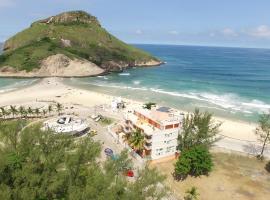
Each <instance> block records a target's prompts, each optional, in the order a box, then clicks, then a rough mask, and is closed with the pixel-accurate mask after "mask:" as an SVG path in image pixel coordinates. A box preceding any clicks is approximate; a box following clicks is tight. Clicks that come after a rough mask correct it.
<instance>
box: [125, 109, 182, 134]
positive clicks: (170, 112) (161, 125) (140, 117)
mask: <svg viewBox="0 0 270 200" xmlns="http://www.w3.org/2000/svg"><path fill="white" fill-rule="evenodd" d="M127 119H128V120H130V121H132V123H133V124H134V125H136V126H137V127H138V128H141V129H143V130H144V132H145V133H146V134H149V135H150V134H152V133H153V131H157V130H168V129H173V128H178V127H180V125H181V124H180V123H181V122H182V120H183V114H181V113H180V112H179V111H177V110H174V109H171V108H168V107H154V108H152V109H151V110H148V109H145V108H137V109H134V112H133V113H129V114H128V115H127Z"/></svg>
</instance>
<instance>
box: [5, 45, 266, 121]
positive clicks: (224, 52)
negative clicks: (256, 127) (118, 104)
mask: <svg viewBox="0 0 270 200" xmlns="http://www.w3.org/2000/svg"><path fill="white" fill-rule="evenodd" d="M136 46H137V47H139V48H141V49H144V50H146V51H148V52H150V53H152V54H153V55H155V56H156V57H158V58H159V59H161V60H162V61H164V62H165V64H164V65H161V66H157V67H147V68H139V67H137V68H132V69H128V70H126V71H124V72H123V73H112V74H109V75H106V76H99V77H89V78H70V79H65V82H66V83H67V84H70V85H74V86H77V87H81V88H84V89H88V90H92V91H97V92H102V93H106V94H111V95H115V96H122V97H125V98H132V99H135V100H140V101H143V102H150V101H151V102H156V103H159V104H160V105H166V106H171V107H175V108H179V109H182V110H186V111H193V110H194V109H195V108H199V109H201V110H207V111H209V112H212V113H213V114H215V115H217V116H220V117H226V118H230V119H237V120H244V121H248V122H255V121H257V120H258V115H259V114H260V113H263V112H267V111H268V110H270V49H245V48H223V47H199V46H174V45H136ZM33 81H35V80H29V79H25V80H24V79H23V80H21V79H3V78H2V79H0V92H1V91H5V90H11V89H12V88H17V87H21V86H24V85H29V84H32V83H33Z"/></svg>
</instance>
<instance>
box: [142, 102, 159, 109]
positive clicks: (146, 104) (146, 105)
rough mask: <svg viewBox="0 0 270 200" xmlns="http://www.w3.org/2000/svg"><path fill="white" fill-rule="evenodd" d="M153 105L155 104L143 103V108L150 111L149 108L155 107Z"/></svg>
mask: <svg viewBox="0 0 270 200" xmlns="http://www.w3.org/2000/svg"><path fill="white" fill-rule="evenodd" d="M155 105H156V103H153V102H148V103H145V104H144V105H143V108H146V109H148V110H151V108H152V107H153V106H155Z"/></svg>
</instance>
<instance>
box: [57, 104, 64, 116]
mask: <svg viewBox="0 0 270 200" xmlns="http://www.w3.org/2000/svg"><path fill="white" fill-rule="evenodd" d="M56 110H57V112H58V115H60V114H61V111H62V110H63V105H62V104H60V103H57V104H56Z"/></svg>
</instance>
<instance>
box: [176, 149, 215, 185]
mask: <svg viewBox="0 0 270 200" xmlns="http://www.w3.org/2000/svg"><path fill="white" fill-rule="evenodd" d="M212 167H213V161H212V156H211V154H210V153H209V151H208V149H207V147H205V146H196V147H193V148H191V149H188V150H184V151H182V153H181V156H180V157H179V159H178V161H177V162H176V164H175V171H174V175H175V178H177V179H180V180H181V179H185V178H186V177H187V176H188V175H191V176H200V175H208V173H209V172H210V171H211V170H212Z"/></svg>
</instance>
